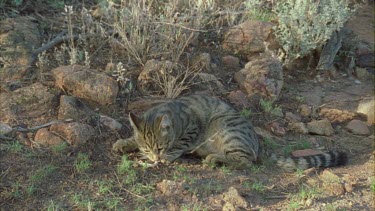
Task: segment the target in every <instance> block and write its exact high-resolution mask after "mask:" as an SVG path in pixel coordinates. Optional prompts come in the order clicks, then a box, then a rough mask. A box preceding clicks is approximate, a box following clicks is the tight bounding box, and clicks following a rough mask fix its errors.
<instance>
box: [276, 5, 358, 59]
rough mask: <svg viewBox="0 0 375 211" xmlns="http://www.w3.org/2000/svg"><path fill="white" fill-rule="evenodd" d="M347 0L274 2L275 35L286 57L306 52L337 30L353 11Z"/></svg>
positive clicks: (293, 57) (301, 54) (306, 53)
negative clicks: (276, 19) (276, 24)
mask: <svg viewBox="0 0 375 211" xmlns="http://www.w3.org/2000/svg"><path fill="white" fill-rule="evenodd" d="M348 2H349V1H348V0H320V1H315V0H282V1H278V2H277V4H276V9H275V13H276V16H277V18H278V22H279V24H278V26H277V27H275V35H276V37H277V39H278V41H279V43H280V44H281V45H282V47H283V49H284V51H285V53H286V61H293V60H295V59H298V58H301V57H304V56H306V55H308V54H309V53H310V52H311V51H312V50H314V49H317V48H320V47H321V46H323V44H324V43H325V42H326V41H327V40H328V39H329V38H330V37H331V35H332V33H333V32H334V31H339V30H340V29H341V28H342V26H343V25H344V23H345V22H346V21H347V20H348V19H349V17H350V15H351V14H352V13H353V10H351V9H350V8H349V7H348Z"/></svg>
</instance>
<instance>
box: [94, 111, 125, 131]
mask: <svg viewBox="0 0 375 211" xmlns="http://www.w3.org/2000/svg"><path fill="white" fill-rule="evenodd" d="M99 121H100V123H101V124H102V125H103V126H104V127H106V128H108V129H110V130H114V131H119V130H121V128H122V124H121V123H119V122H118V121H116V120H114V119H112V118H111V117H108V116H104V115H100V119H99Z"/></svg>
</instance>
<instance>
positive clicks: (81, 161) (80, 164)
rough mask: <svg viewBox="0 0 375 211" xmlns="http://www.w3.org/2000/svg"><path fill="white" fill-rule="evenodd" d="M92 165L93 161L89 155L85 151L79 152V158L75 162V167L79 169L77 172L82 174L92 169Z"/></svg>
mask: <svg viewBox="0 0 375 211" xmlns="http://www.w3.org/2000/svg"><path fill="white" fill-rule="evenodd" d="M90 167H91V161H90V159H89V156H88V155H87V154H84V153H78V155H77V158H76V160H75V162H74V168H75V170H76V171H77V173H79V174H81V173H84V172H85V171H87V170H88V169H90Z"/></svg>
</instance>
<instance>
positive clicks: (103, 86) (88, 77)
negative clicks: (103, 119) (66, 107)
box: [52, 65, 119, 105]
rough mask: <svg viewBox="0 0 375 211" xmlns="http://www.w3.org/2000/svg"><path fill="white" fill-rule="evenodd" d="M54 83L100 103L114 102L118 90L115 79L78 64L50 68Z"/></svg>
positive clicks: (76, 94)
mask: <svg viewBox="0 0 375 211" xmlns="http://www.w3.org/2000/svg"><path fill="white" fill-rule="evenodd" d="M52 73H53V75H54V77H55V79H56V82H55V85H56V87H59V88H61V89H63V90H65V91H69V92H71V93H72V94H73V95H74V96H76V97H80V98H83V99H87V100H91V101H94V102H97V103H99V104H101V105H107V104H112V103H114V102H115V100H116V97H117V93H118V91H119V88H118V85H117V81H116V80H115V79H113V78H111V77H109V76H107V75H105V74H102V73H99V72H97V71H94V70H91V69H88V68H86V67H83V66H80V65H69V66H61V67H57V68H55V69H53V70H52Z"/></svg>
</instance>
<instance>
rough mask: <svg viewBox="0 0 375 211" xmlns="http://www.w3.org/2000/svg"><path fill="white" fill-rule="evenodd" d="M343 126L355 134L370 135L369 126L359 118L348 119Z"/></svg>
mask: <svg viewBox="0 0 375 211" xmlns="http://www.w3.org/2000/svg"><path fill="white" fill-rule="evenodd" d="M345 128H346V129H347V130H349V131H350V132H352V133H354V134H357V135H370V130H369V128H368V127H367V125H366V123H365V122H362V121H361V120H357V119H354V120H352V121H350V122H349V123H348V124H347V125H346V127H345Z"/></svg>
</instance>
